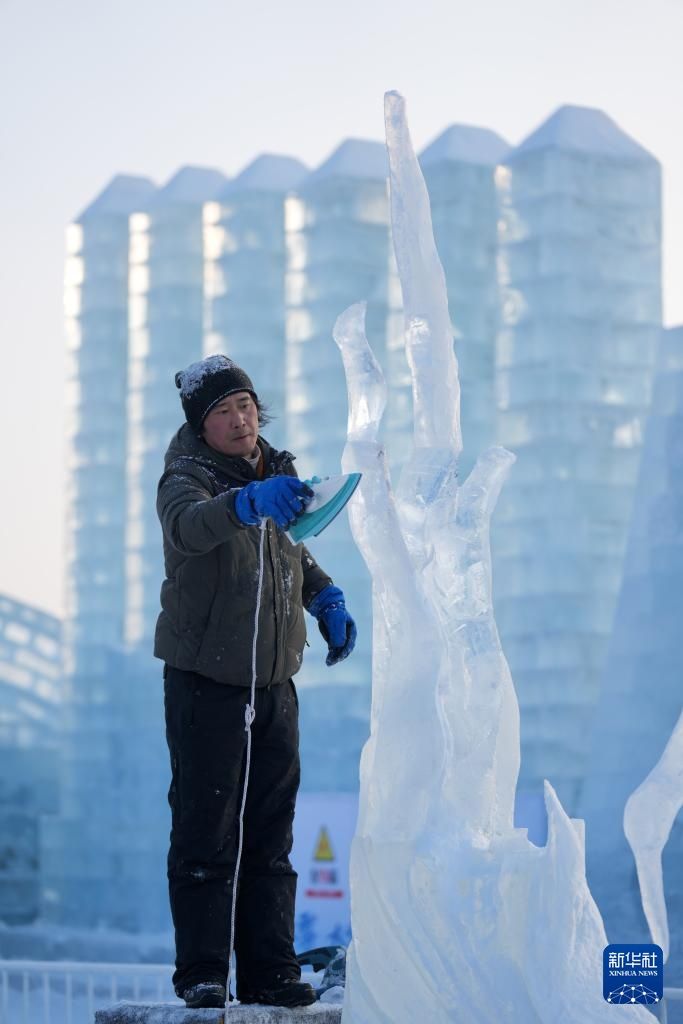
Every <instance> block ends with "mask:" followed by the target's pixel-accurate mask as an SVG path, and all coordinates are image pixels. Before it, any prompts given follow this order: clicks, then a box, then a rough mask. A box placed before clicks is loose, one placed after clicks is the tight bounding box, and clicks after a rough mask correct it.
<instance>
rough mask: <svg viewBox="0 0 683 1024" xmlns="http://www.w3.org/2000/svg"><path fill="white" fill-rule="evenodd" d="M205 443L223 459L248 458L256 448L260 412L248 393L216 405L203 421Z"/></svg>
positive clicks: (245, 392)
mask: <svg viewBox="0 0 683 1024" xmlns="http://www.w3.org/2000/svg"><path fill="white" fill-rule="evenodd" d="M202 435H203V437H204V440H205V441H206V443H207V444H208V445H209V446H210V447H211V448H215V450H216V451H217V452H222V453H223V454H224V455H239V456H241V457H242V458H245V457H246V456H248V455H251V454H252V452H253V451H254V449H255V448H256V438H257V437H258V409H257V407H256V402H255V401H254V399H253V398H252V397H251V395H250V394H249V392H248V391H237V392H236V393H235V394H234V395H228V396H227V398H222V399H221V401H220V402H219V403H218V404H217V405H214V407H213V409H212V410H211V412H210V413H209V414H208V416H207V417H206V419H205V420H204V426H203V427H202Z"/></svg>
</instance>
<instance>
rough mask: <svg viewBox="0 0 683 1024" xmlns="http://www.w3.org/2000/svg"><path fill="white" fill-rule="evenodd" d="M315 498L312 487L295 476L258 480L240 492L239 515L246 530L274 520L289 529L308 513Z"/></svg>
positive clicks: (278, 524)
mask: <svg viewBox="0 0 683 1024" xmlns="http://www.w3.org/2000/svg"><path fill="white" fill-rule="evenodd" d="M312 497H313V491H312V490H311V488H310V487H309V486H308V484H305V483H304V482H303V480H299V479H297V477H295V476H274V477H271V478H270V479H269V480H254V481H253V482H252V483H250V484H247V485H246V487H243V488H242V489H241V491H239V492H238V494H237V497H236V498H235V513H236V515H237V518H238V519H241V521H242V522H243V523H244V524H245V526H256V525H257V524H258V522H259V521H260V520H261V519H264V518H266V517H270V518H271V519H272V520H273V521H274V522H275V524H276V525H277V526H280V527H282V528H283V529H286V528H287V527H288V526H289V525H290V524H291V523H293V522H294V520H295V519H296V517H297V516H298V515H300V514H301V513H302V512H303V511H305V508H306V505H307V504H308V502H309V501H310V500H311V498H312Z"/></svg>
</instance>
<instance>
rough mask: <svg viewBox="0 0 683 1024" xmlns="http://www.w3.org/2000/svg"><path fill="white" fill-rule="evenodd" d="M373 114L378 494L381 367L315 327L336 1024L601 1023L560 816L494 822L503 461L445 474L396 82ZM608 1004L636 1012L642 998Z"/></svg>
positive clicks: (432, 295) (433, 308) (588, 939)
mask: <svg viewBox="0 0 683 1024" xmlns="http://www.w3.org/2000/svg"><path fill="white" fill-rule="evenodd" d="M385 113H386V129H387V143H388V149H389V156H390V165H391V203H392V227H393V235H394V246H395V251H396V258H397V265H398V269H399V273H400V277H401V285H402V290H403V301H404V312H405V325H406V353H407V356H408V361H409V364H410V367H411V373H412V379H413V401H414V428H415V429H414V448H413V453H412V455H411V457H410V459H409V461H408V463H407V464H406V467H405V469H404V471H403V473H402V477H401V486H400V489H399V491H398V492H397V494H396V496H395V497H394V494H393V491H392V487H391V483H390V479H389V471H388V466H387V462H386V458H385V453H384V450H383V447H382V446H381V444H380V443H379V441H378V430H379V425H380V420H381V417H382V414H383V411H384V407H385V403H386V387H385V384H384V378H383V375H382V372H381V369H380V367H379V364H378V362H377V360H376V359H375V357H374V355H373V353H372V350H371V349H370V347H369V345H368V343H367V340H366V338H365V334H364V324H363V317H364V308H363V306H362V305H360V306H358V305H357V306H353V307H351V308H350V309H348V310H347V311H346V312H345V313H344V314H343V315H342V316H341V317H340V318H339V320H338V321H337V324H336V327H335V340H336V341H337V344H338V345H339V347H340V349H341V353H342V358H343V361H344V368H345V371H346V378H347V386H348V392H349V424H348V441H347V446H346V449H345V452H344V458H343V466H344V469H345V470H346V471H352V470H360V471H361V472H362V473H363V474H364V476H363V481H362V483H361V486H360V488H359V491H358V493H357V497H356V498H354V500H353V501H352V503H351V504H350V506H349V513H350V519H351V525H352V530H353V534H354V538H355V540H356V542H357V543H358V546H359V548H360V550H361V552H362V554H363V557H364V558H365V561H366V563H367V565H368V568H369V570H370V573H371V575H372V580H373V616H374V620H373V628H374V636H373V644H374V649H373V703H372V732H371V736H370V739H369V741H368V743H367V744H366V746H365V748H364V751H363V757H362V762H361V804H360V811H359V819H358V826H357V831H356V837H355V839H354V842H353V850H352V866H351V879H352V881H351V884H352V923H353V936H354V937H353V943H352V946H351V948H350V953H349V965H348V982H347V990H346V1002H345V1005H344V1018H343V1019H344V1022H345V1024H375V1022H387V1024H389V1022H390V1024H403V1022H406V1024H408V1022H410V1024H413V1022H414V1021H416V1020H421V1019H428V1020H430V1021H433V1022H436V1024H438V1022H443V1024H446V1022H449V1024H452V1022H453V1021H454V1020H457V1019H459V1018H461V1019H463V1020H467V1021H468V1022H472V1024H478V1022H481V1024H490V1022H491V1021H494V1020H514V1021H518V1020H519V1021H521V1020H523V1021H525V1022H532V1024H533V1022H540V1021H543V1022H545V1021H547V1022H548V1024H550V1022H553V1024H558V1022H564V1021H567V1022H569V1021H576V1022H577V1024H578V1022H579V1021H580V1022H582V1024H586V1022H598V1021H603V1020H605V1021H606V1020H608V1019H609V1020H611V1019H612V1015H613V1011H611V1008H608V1007H607V1004H605V1003H604V1002H603V1000H602V993H601V957H602V949H603V947H604V945H605V934H604V929H603V927H602V921H601V919H600V915H599V913H598V911H597V908H596V906H595V904H594V902H593V900H592V898H591V896H590V893H589V891H588V888H587V885H586V881H585V875H584V866H583V838H582V829H581V827H580V823H576V822H572V821H570V820H569V819H568V818H567V816H566V814H565V813H564V811H563V810H562V807H561V805H560V803H559V801H558V799H557V797H556V796H555V794H554V792H553V790H552V787H551V786H549V785H547V786H546V807H547V811H548V817H549V838H548V844H547V846H546V847H545V848H544V849H539V848H537V847H534V846H532V845H531V844H530V843H529V841H528V840H527V838H526V834H525V832H524V831H523V830H519V829H514V828H513V825H512V820H513V803H514V793H515V785H516V781H517V774H518V769H519V731H518V727H519V719H518V710H517V701H516V696H515V692H514V688H513V685H512V680H511V677H510V673H509V671H508V668H507V663H506V661H505V657H504V655H503V652H502V649H501V646H500V642H499V639H498V633H497V630H496V624H495V620H494V616H493V608H492V601H491V566H490V556H489V544H488V528H489V520H490V516H491V513H492V511H493V507H494V505H495V502H496V499H497V497H498V493H499V490H500V488H501V486H502V483H503V479H504V477H505V475H506V473H507V470H508V468H509V465H510V463H511V461H512V456H511V455H510V454H509V453H508V452H506V451H505V450H504V449H501V448H493V449H489V450H488V451H487V452H486V453H484V454H483V455H482V456H481V457H480V458H479V460H478V462H477V464H476V466H475V468H474V469H473V471H472V473H471V474H470V475H469V476H468V478H467V479H466V480H465V481H463V482H462V483H461V482H460V481H459V480H458V476H457V465H458V459H459V456H460V452H461V450H462V440H461V435H460V411H459V403H460V392H459V381H458V369H457V363H456V359H455V355H454V352H453V345H452V334H451V326H450V319H449V316H448V306H447V298H446V288H445V282H444V275H443V271H442V268H441V265H440V263H439V259H438V256H437V253H436V249H435V246H434V242H433V237H432V226H431V219H430V212H429V201H428V197H427V192H426V188H425V185H424V180H423V178H422V175H421V172H420V170H419V166H418V164H417V161H416V159H415V156H414V153H413V150H412V146H411V142H410V137H409V135H408V129H407V125H406V121H405V112H404V103H403V100H402V98H401V97H400V96H398V95H397V94H396V93H389V94H387V96H386V100H385ZM628 1012H629V1018H628V1019H633V1020H642V1021H646V1020H649V1019H650V1018H649V1016H647V1017H646V1016H645V1014H646V1012H647V1011H646V1010H645V1009H644V1008H639V1007H634V1008H629V1009H628Z"/></svg>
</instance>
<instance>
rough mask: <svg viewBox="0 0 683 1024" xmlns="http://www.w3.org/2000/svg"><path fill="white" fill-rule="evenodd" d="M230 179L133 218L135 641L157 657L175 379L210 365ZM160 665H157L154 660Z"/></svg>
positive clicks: (212, 181)
mask: <svg viewBox="0 0 683 1024" xmlns="http://www.w3.org/2000/svg"><path fill="white" fill-rule="evenodd" d="M225 184H226V179H225V177H224V176H223V175H222V174H221V173H220V171H216V170H212V169H210V168H205V167H183V168H181V170H179V171H178V172H177V173H176V174H175V175H174V176H173V177H172V178H171V179H170V181H169V182H168V183H167V184H166V185H165V186H164V187H163V188H161V189H159V191H158V192H157V193H156V194H155V195H154V196H153V197H152V198H151V200H150V202H149V204H148V205H147V207H146V209H145V211H144V212H141V213H137V214H136V215H135V216H133V217H132V218H131V243H130V353H129V371H128V372H129V381H130V385H129V396H128V419H129V442H128V475H127V486H128V519H127V536H126V548H127V563H126V575H127V598H126V641H127V644H128V646H129V647H139V646H144V647H145V649H149V650H151V646H152V638H153V635H154V628H155V626H156V620H157V616H158V614H159V587H160V585H161V580H162V579H163V576H164V569H163V556H162V548H161V534H160V527H159V520H158V519H157V514H156V488H157V483H158V480H159V477H160V476H161V474H162V472H163V465H164V452H165V451H166V449H167V447H168V444H169V442H170V440H171V437H172V436H173V434H174V433H175V432H176V431H177V430H178V428H179V427H180V426H181V424H182V423H183V422H184V418H183V414H182V409H181V407H180V402H179V399H178V392H177V390H176V387H175V384H174V376H175V373H176V372H177V371H178V370H182V369H183V368H184V367H185V366H187V365H188V364H189V363H191V362H194V361H195V360H197V359H201V358H202V355H203V331H204V319H203V318H204V240H203V219H202V218H203V206H204V203H205V202H207V201H208V200H210V199H213V198H214V197H215V196H216V194H217V193H218V192H219V191H220V190H221V189H222V188H224V187H225ZM150 663H151V655H150Z"/></svg>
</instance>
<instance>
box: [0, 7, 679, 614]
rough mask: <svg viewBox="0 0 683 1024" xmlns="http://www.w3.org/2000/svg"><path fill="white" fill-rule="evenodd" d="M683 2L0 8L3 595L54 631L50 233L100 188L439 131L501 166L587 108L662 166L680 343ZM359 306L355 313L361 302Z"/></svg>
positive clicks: (58, 430)
mask: <svg viewBox="0 0 683 1024" xmlns="http://www.w3.org/2000/svg"><path fill="white" fill-rule="evenodd" d="M682 42H683V0H648V2H643V0H514V2H510V0H468V2H464V0H412V2H405V0H398V2H396V3H388V2H386V0H343V2H341V0H340V2H339V3H330V2H327V0H284V2H283V0H262V2H257V0H252V2H251V3H249V2H242V3H239V4H237V3H234V2H233V0H192V2H188V0H114V2H113V3H106V2H104V0H100V2H98V0H0V97H1V99H0V104H1V105H2V117H1V118H0V174H1V175H2V181H1V184H2V187H1V188H0V227H1V231H0V338H1V344H2V366H1V372H2V375H3V378H4V388H3V436H4V437H5V449H4V452H5V455H4V466H3V473H2V480H3V494H2V502H0V536H1V537H2V558H1V560H0V593H6V594H8V595H10V596H11V597H14V598H16V599H18V600H21V601H27V602H29V603H31V604H35V605H37V606H38V607H39V608H42V609H45V610H47V611H52V612H55V613H60V612H61V609H62V522H61V520H62V493H63V471H62V459H63V444H62V424H63V412H62V394H63V378H64V359H63V332H62V272H63V250H64V228H65V226H66V225H67V223H68V222H69V220H70V219H72V218H73V217H74V216H76V215H77V214H78V213H79V212H80V210H81V209H82V208H83V207H84V206H86V205H87V204H88V203H89V202H90V200H91V199H92V198H93V197H94V196H95V195H96V194H97V193H98V192H99V191H100V190H101V189H102V188H103V187H104V185H106V184H107V182H108V181H109V179H110V178H111V177H112V176H113V175H114V174H116V173H119V172H125V173H132V174H145V175H148V176H150V177H152V178H153V179H154V180H155V181H157V182H158V183H163V182H164V181H165V180H167V179H168V178H169V177H170V176H171V174H173V172H174V171H175V170H177V168H178V167H180V166H181V165H183V164H187V163H191V164H205V165H207V166H213V167H218V168H220V169H222V170H223V171H224V172H225V173H226V174H228V175H230V176H232V175H234V174H235V173H237V172H238V171H239V170H241V168H242V167H243V166H244V165H245V164H246V163H248V162H249V161H250V160H251V159H253V157H255V156H257V155H258V154H259V153H261V152H264V151H268V152H279V153H286V154H290V155H292V156H296V157H299V158H300V159H301V160H303V161H304V162H305V163H307V164H308V165H309V166H311V167H314V166H316V165H317V164H318V163H320V162H321V161H322V160H323V159H324V158H325V157H326V156H328V155H329V153H330V152H331V151H332V149H334V148H335V147H336V146H337V144H338V143H339V142H340V141H341V140H342V139H344V138H346V137H348V136H356V137H365V138H373V139H382V138H383V123H382V104H383V94H384V92H385V91H386V90H387V89H398V90H399V91H400V92H402V93H403V95H404V96H405V97H406V99H407V102H408V114H409V119H410V125H411V131H412V136H413V141H414V143H415V146H416V148H418V149H420V148H422V147H423V146H424V145H425V144H426V143H428V142H429V141H431V140H432V139H433V138H434V137H435V136H436V135H438V134H439V133H440V132H441V131H443V129H444V128H446V127H447V126H448V125H449V124H452V123H453V122H461V123H467V124H475V125H482V126H484V127H488V128H492V129H494V130H495V131H497V132H499V133H500V134H501V135H503V136H504V137H505V138H506V139H507V140H508V141H509V142H511V143H513V144H516V143H518V142H520V141H521V140H522V138H524V136H525V135H527V134H528V133H529V132H530V131H531V130H532V129H533V128H535V127H536V126H537V125H538V124H539V123H540V122H541V121H543V120H545V118H546V117H547V116H548V115H549V114H550V113H552V111H553V110H554V109H555V108H556V107H558V106H559V105H560V104H563V103H575V104H580V105H586V106H594V107H600V108H602V109H603V110H605V111H606V112H607V113H608V114H609V115H610V116H611V117H613V118H614V119H615V120H616V121H617V123H618V124H619V125H620V126H621V127H622V128H623V129H624V130H625V131H626V132H628V133H629V134H630V135H633V136H634V137H635V138H636V139H637V140H638V141H639V142H640V143H641V144H642V145H644V146H645V147H646V148H648V149H649V150H650V151H651V152H652V153H653V154H654V155H655V156H657V157H658V159H659V160H660V161H661V163H662V166H663V171H664V272H665V291H664V295H665V322H666V323H668V324H678V323H681V322H683V290H682V289H681V281H682V280H683V135H682V133H681V121H680V119H681V109H683V73H682V70H681V67H682V65H681V44H682ZM358 297H359V299H360V298H363V296H358Z"/></svg>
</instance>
